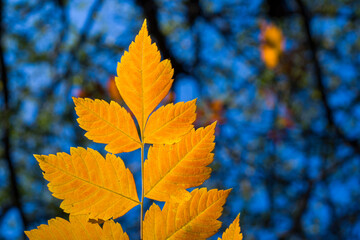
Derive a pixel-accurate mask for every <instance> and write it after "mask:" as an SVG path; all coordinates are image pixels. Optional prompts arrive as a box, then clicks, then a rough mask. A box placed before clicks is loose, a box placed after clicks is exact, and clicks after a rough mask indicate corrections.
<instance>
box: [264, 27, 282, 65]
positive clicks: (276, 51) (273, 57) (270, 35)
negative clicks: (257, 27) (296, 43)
mask: <svg viewBox="0 0 360 240" xmlns="http://www.w3.org/2000/svg"><path fill="white" fill-rule="evenodd" d="M260 39H261V45H260V52H261V59H262V60H263V62H264V63H265V65H266V67H267V68H269V69H273V68H275V67H276V66H277V65H278V63H279V60H280V55H281V53H282V52H283V51H284V41H285V39H284V36H283V34H282V31H281V29H280V28H278V27H277V26H275V25H274V24H272V23H266V22H265V23H261V34H260Z"/></svg>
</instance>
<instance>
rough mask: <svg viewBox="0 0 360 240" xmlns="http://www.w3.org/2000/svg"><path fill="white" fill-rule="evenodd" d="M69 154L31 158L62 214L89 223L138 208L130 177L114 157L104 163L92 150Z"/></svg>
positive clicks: (122, 164)
mask: <svg viewBox="0 0 360 240" xmlns="http://www.w3.org/2000/svg"><path fill="white" fill-rule="evenodd" d="M70 154H71V155H69V154H67V153H58V154H57V155H52V154H51V155H49V156H46V155H34V156H35V158H36V160H37V161H38V162H39V164H40V168H41V169H42V170H43V171H44V178H45V179H46V180H48V181H49V184H48V187H49V190H50V191H51V192H52V193H53V196H54V197H56V198H59V199H63V202H62V203H61V205H60V207H61V208H62V209H64V211H65V212H67V213H70V214H73V215H79V214H89V218H91V219H102V220H107V219H110V218H114V219H115V218H118V217H121V216H122V215H124V214H125V213H127V212H128V211H129V210H130V209H132V208H133V207H135V206H136V205H138V204H139V198H138V195H137V192H136V186H135V181H134V177H133V175H132V173H131V172H130V170H129V169H127V168H126V167H125V164H124V162H123V160H122V159H121V158H119V157H116V156H115V155H113V154H107V155H106V159H104V157H103V156H101V154H100V153H99V152H97V151H95V150H93V149H90V148H88V149H84V148H80V147H79V148H71V149H70Z"/></svg>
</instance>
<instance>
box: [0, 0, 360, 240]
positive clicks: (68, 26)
mask: <svg viewBox="0 0 360 240" xmlns="http://www.w3.org/2000/svg"><path fill="white" fill-rule="evenodd" d="M144 18H147V21H148V26H149V32H150V34H151V36H152V39H153V40H154V41H155V42H156V43H157V45H158V47H159V49H160V51H161V53H162V56H163V58H169V59H170V60H171V62H172V64H173V67H174V69H175V76H174V79H175V81H174V85H173V88H172V90H171V94H169V96H168V97H167V99H166V100H165V101H164V103H166V102H169V101H175V102H179V101H188V100H191V99H194V98H198V100H197V103H198V109H197V117H198V119H197V121H196V126H197V127H199V126H204V125H206V124H209V123H211V122H213V121H215V120H217V121H218V127H217V130H216V147H215V150H214V152H215V159H214V162H213V164H212V165H211V167H212V168H213V173H212V176H211V178H210V179H209V180H207V181H206V182H205V184H204V186H206V187H208V188H220V189H225V188H233V190H232V193H231V194H230V197H229V198H228V201H227V204H226V205H225V208H224V214H223V216H222V217H221V218H220V220H221V221H223V227H222V228H221V229H220V232H222V231H223V230H224V229H225V228H227V227H228V225H229V224H230V223H231V222H232V221H233V219H234V218H235V217H236V215H237V213H238V212H241V222H240V223H241V228H242V232H243V234H244V238H245V239H248V240H250V239H328V240H331V239H360V215H359V211H360V205H359V200H360V198H359V197H360V169H359V167H360V166H359V165H360V142H359V137H358V136H359V133H360V122H359V119H360V86H359V85H360V82H359V79H360V78H359V73H360V54H359V50H360V38H359V35H360V28H359V23H360V2H359V1H356V0H353V1H351V0H321V1H310V0H254V1H247V0H223V1H218V0H182V1H181V0H178V1H171V0H134V1H131V0H129V1H127V0H118V1H114V0H74V1H68V0H49V1H40V0H31V1H22V0H11V1H5V0H2V1H1V5H0V26H1V28H0V70H1V83H0V92H1V93H0V94H1V96H0V107H1V110H0V137H1V145H0V158H1V159H0V238H1V239H22V238H24V235H23V231H24V230H30V229H33V228H36V227H37V226H38V225H40V224H44V223H46V222H47V220H48V219H50V218H53V217H56V216H60V217H64V218H67V216H66V214H64V213H63V212H62V211H61V209H60V208H59V205H60V201H59V200H58V199H55V198H53V197H52V196H51V193H50V192H49V191H48V189H47V187H46V184H47V183H46V181H45V180H44V179H43V178H42V174H41V170H40V168H39V167H38V165H37V163H36V161H35V159H34V158H33V156H32V154H35V153H36V154H51V153H52V154H53V153H56V152H67V153H68V152H69V151H70V147H72V146H82V147H87V146H89V147H92V148H95V149H98V150H99V151H101V152H102V153H103V154H105V152H104V150H103V147H104V145H102V144H94V143H92V142H90V141H88V140H86V138H85V137H84V136H83V135H84V133H85V132H84V131H83V130H82V129H80V128H79V127H78V124H77V122H76V115H75V111H74V105H73V102H72V100H71V97H72V96H77V97H89V98H101V99H105V100H107V101H110V99H113V100H116V101H118V102H119V103H121V104H124V103H123V101H122V100H121V97H120V96H119V95H118V93H117V91H116V89H114V84H113V76H114V75H115V74H116V65H117V62H118V61H120V58H121V56H122V54H123V51H124V50H126V49H127V47H128V45H129V44H130V43H131V41H132V40H133V39H134V37H135V35H136V34H137V32H138V31H139V29H140V27H141V24H142V22H143V20H144ZM139 156H140V155H139V152H134V153H127V154H121V157H122V158H123V159H124V161H125V163H126V165H127V167H129V168H130V169H131V170H132V172H133V173H134V174H135V177H136V182H137V183H138V184H139V183H140V182H139V176H140V165H139V160H138V159H139ZM149 204H150V202H147V205H148V206H149ZM139 211H140V208H139V207H136V208H134V209H133V210H131V211H130V212H129V213H128V214H126V215H125V216H124V217H122V218H120V219H119V222H120V223H121V225H122V226H123V228H124V230H125V231H126V232H127V233H128V234H129V236H130V238H131V239H138V238H139V234H138V228H139V227H138V226H139V223H138V221H139ZM216 236H219V235H216ZM214 239H215V237H214Z"/></svg>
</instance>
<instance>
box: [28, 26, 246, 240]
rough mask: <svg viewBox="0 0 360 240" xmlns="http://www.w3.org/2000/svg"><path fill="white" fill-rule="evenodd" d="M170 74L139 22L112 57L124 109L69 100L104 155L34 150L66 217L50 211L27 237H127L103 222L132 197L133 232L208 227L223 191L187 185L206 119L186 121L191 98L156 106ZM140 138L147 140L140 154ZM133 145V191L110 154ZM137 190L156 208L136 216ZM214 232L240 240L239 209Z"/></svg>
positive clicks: (206, 133) (208, 231)
mask: <svg viewBox="0 0 360 240" xmlns="http://www.w3.org/2000/svg"><path fill="white" fill-rule="evenodd" d="M172 77H173V68H172V66H171V63H170V61H169V60H163V61H161V56H160V52H159V51H158V49H157V46H156V44H155V43H151V38H150V36H149V35H148V31H147V26H146V20H145V21H144V24H143V26H142V28H141V30H140V32H139V34H138V35H137V36H136V38H135V41H134V42H132V43H131V45H130V47H129V51H126V52H125V53H124V55H123V57H122V58H121V62H120V63H119V64H118V67H117V77H116V78H115V83H116V87H117V89H118V90H119V92H120V95H121V98H122V99H123V100H124V102H125V103H126V105H127V106H128V108H129V109H130V110H131V112H132V114H133V115H131V114H130V113H129V112H128V111H127V110H126V109H125V108H124V107H122V106H120V105H119V104H118V103H117V102H114V101H111V102H110V103H108V102H105V101H103V100H98V99H95V100H92V99H88V98H74V103H75V110H76V113H77V115H78V117H79V118H78V122H79V125H80V127H81V128H83V129H84V130H85V131H86V134H85V136H86V137H87V138H89V139H90V140H92V141H94V142H96V143H103V144H106V146H105V150H106V151H108V152H109V153H108V154H107V155H106V156H105V157H104V156H102V155H101V154H100V153H99V152H97V151H95V150H93V149H90V148H87V149H84V148H81V147H77V148H71V149H70V154H68V153H57V154H56V155H34V156H35V158H36V159H37V161H38V162H39V165H40V168H41V169H42V170H43V172H44V173H43V175H44V178H45V179H46V180H48V181H49V184H48V187H49V190H50V191H51V192H52V193H53V196H54V197H56V198H58V199H61V200H62V203H61V205H60V207H61V208H62V209H63V210H64V211H65V212H66V213H69V215H70V216H69V221H67V220H64V219H62V218H55V219H51V220H49V222H48V225H41V226H39V227H38V228H37V229H34V230H31V231H26V232H25V233H26V235H27V236H28V237H29V238H30V239H67V240H68V239H129V237H128V235H127V234H126V233H125V232H124V231H123V229H122V227H121V226H120V224H118V223H115V222H114V221H113V220H114V219H116V218H119V217H121V216H123V215H124V214H126V213H127V212H128V211H129V210H130V209H132V208H134V207H135V206H137V205H140V216H141V218H140V219H141V221H140V236H141V238H142V239H159V240H161V239H206V238H209V237H211V236H213V235H214V234H215V233H217V231H218V230H219V228H220V227H221V222H220V221H219V220H218V218H219V217H220V216H221V214H222V211H223V205H224V204H225V202H226V199H227V197H228V195H229V193H230V191H231V189H228V190H217V189H212V190H208V189H206V188H195V189H194V190H192V191H191V192H189V191H188V190H187V189H189V188H193V187H198V186H200V185H201V184H202V183H203V182H204V181H205V180H207V179H208V178H209V177H210V174H211V168H210V167H209V164H210V163H212V161H213V158H214V154H213V153H212V151H213V149H214V147H215V143H214V139H215V136H214V132H215V126H216V122H214V123H212V124H210V125H208V126H206V127H202V128H198V129H196V130H195V129H194V125H193V122H194V121H195V120H196V113H195V111H196V100H192V101H189V102H185V103H184V102H179V103H176V104H172V103H170V104H167V105H166V106H161V107H159V108H157V109H156V107H157V106H158V105H159V103H160V102H161V101H162V100H163V99H164V97H165V96H167V94H168V93H169V90H170V88H171V85H172V82H173V79H172ZM118 99H119V98H118ZM133 116H134V117H135V119H136V123H135V121H134V120H135V119H134V118H133ZM145 144H150V147H149V150H148V155H147V159H146V160H145V156H144V148H145ZM136 149H141V158H140V160H141V161H140V164H141V171H142V182H141V184H142V186H141V189H142V192H141V195H140V196H141V197H140V198H139V195H138V193H137V190H136V184H135V181H134V177H133V174H132V173H131V171H130V170H129V169H128V168H126V166H125V163H124V161H123V160H122V159H121V158H120V157H118V156H116V155H115V154H118V153H122V152H130V151H134V150H136ZM144 198H148V199H152V200H156V201H160V202H165V204H164V206H163V208H162V209H161V208H160V207H159V206H158V205H157V204H156V203H153V204H152V206H151V207H150V208H149V209H148V210H147V212H146V213H145V217H144V219H143V216H144V211H145V210H144V205H143V202H144ZM102 223H103V224H102ZM222 239H224V240H225V239H242V234H241V233H240V226H239V215H238V216H237V218H236V219H235V221H234V222H233V223H232V224H231V225H230V227H229V228H228V229H227V230H226V231H225V232H224V234H223V235H222Z"/></svg>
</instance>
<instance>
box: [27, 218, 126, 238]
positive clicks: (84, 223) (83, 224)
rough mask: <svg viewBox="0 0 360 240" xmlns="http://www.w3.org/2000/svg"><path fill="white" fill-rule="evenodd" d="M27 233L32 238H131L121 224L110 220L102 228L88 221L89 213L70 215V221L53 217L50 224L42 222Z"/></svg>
mask: <svg viewBox="0 0 360 240" xmlns="http://www.w3.org/2000/svg"><path fill="white" fill-rule="evenodd" d="M25 234H26V236H28V238H29V239H30V240H38V239H39V240H43V239H54V240H92V239H94V240H96V239H99V240H103V239H109V240H110V239H117V240H129V237H128V235H127V234H126V233H125V232H124V231H123V229H122V228H121V226H120V224H118V223H115V222H114V221H113V220H110V221H106V222H105V223H104V225H103V228H101V227H100V226H99V225H98V224H92V223H90V222H88V216H87V215H77V216H72V215H70V222H68V221H66V220H65V219H62V218H55V219H54V218H53V219H50V220H49V221H48V225H45V224H42V225H40V226H39V227H38V228H37V229H33V230H31V231H25Z"/></svg>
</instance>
